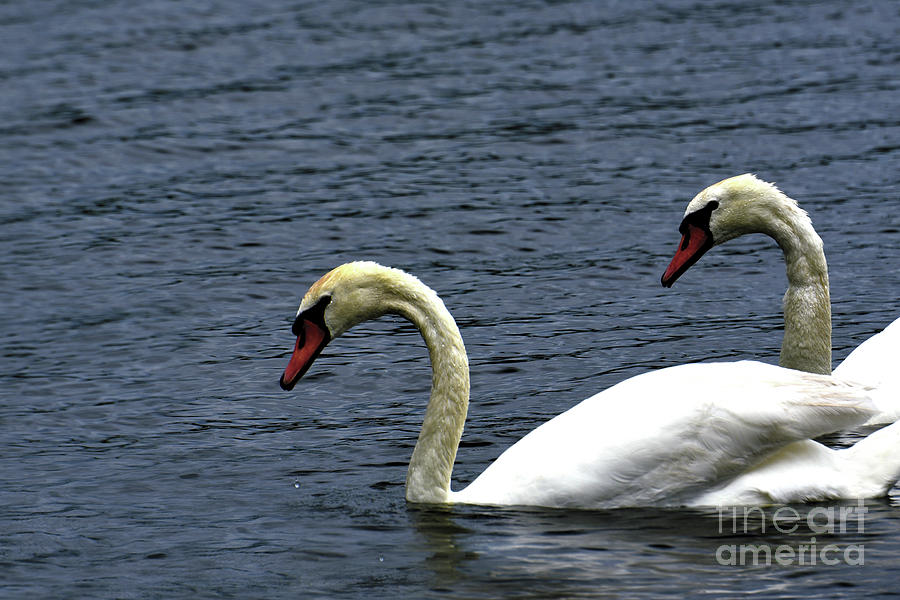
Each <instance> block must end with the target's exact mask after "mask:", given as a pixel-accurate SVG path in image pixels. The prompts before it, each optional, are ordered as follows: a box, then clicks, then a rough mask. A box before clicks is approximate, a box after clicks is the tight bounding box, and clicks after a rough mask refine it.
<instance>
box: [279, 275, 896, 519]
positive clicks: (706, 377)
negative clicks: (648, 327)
mask: <svg viewBox="0 0 900 600" xmlns="http://www.w3.org/2000/svg"><path fill="white" fill-rule="evenodd" d="M384 314H396V315H400V316H402V317H404V318H406V319H408V320H409V321H411V322H412V323H413V324H414V325H415V326H416V327H417V328H418V330H419V332H420V333H421V335H422V337H423V338H424V340H425V344H426V345H427V347H428V351H429V355H430V358H431V365H432V382H431V400H430V401H429V403H428V407H427V408H426V411H425V417H424V421H423V424H422V429H421V432H420V434H419V439H418V441H417V443H416V446H415V449H414V450H413V453H412V458H411V459H410V463H409V469H408V472H407V477H406V498H407V500H409V501H411V502H423V503H466V504H482V505H531V506H548V507H581V508H594V507H613V506H641V505H643V506H649V505H656V506H661V505H665V506H671V505H698V504H707V503H709V501H708V500H704V498H705V497H707V496H708V495H709V494H712V493H718V496H716V497H715V500H716V501H722V500H723V499H725V500H727V498H726V496H728V497H732V498H734V499H736V500H738V501H739V500H740V499H741V498H743V497H745V496H746V495H747V493H748V490H747V489H746V487H745V486H741V485H740V483H739V481H740V479H741V477H742V476H743V477H746V476H749V475H752V474H753V473H755V470H754V466H755V465H757V464H760V463H761V462H762V461H765V460H769V461H770V462H771V461H774V462H776V463H777V462H779V459H778V458H777V453H779V452H782V453H783V452H784V450H785V448H787V447H789V446H791V445H793V444H796V443H800V444H804V445H807V444H815V442H811V441H807V440H808V439H809V438H811V437H814V436H817V435H821V434H824V433H827V432H830V431H834V430H836V429H840V428H842V427H846V426H851V425H853V424H856V423H860V422H862V421H864V420H866V419H867V418H868V416H869V415H870V414H871V403H870V401H869V399H868V396H867V390H866V389H865V388H864V387H862V386H859V385H857V384H852V383H846V382H843V381H840V380H837V379H835V378H832V377H825V376H821V375H815V374H810V373H803V372H800V371H793V370H789V369H783V368H781V367H776V366H773V365H766V364H763V363H758V362H738V363H711V364H691V365H681V366H677V367H670V368H667V369H662V370H658V371H652V372H649V373H645V374H642V375H638V376H636V377H632V378H630V379H628V380H626V381H623V382H621V383H619V384H618V385H615V386H613V387H612V388H610V389H608V390H606V391H604V392H601V393H599V394H597V395H595V396H592V397H591V398H588V399H587V400H585V401H583V402H581V403H580V404H578V405H577V406H575V407H574V408H571V409H570V410H568V411H566V412H564V413H562V414H560V415H559V416H557V417H555V418H553V419H551V420H550V421H548V422H546V423H544V424H543V425H541V426H539V427H538V428H536V429H535V430H534V431H532V432H531V433H529V434H528V435H526V436H525V437H524V438H522V439H521V440H520V441H519V442H517V443H516V444H514V445H513V446H512V447H510V448H508V449H507V450H506V451H505V452H503V453H502V454H501V455H500V456H499V457H498V458H497V460H496V461H495V462H494V463H493V464H491V465H490V466H489V467H488V468H487V469H486V470H485V471H484V472H483V473H482V474H481V475H480V476H479V477H477V478H476V479H475V480H474V481H473V482H472V483H471V484H469V485H468V486H467V487H466V488H464V489H463V490H460V491H458V492H454V491H451V489H450V479H451V474H452V471H453V464H454V461H455V459H456V452H457V448H458V446H459V441H460V438H461V436H462V431H463V425H464V423H465V420H466V412H467V410H468V404H469V368H468V359H467V357H466V351H465V347H464V346H463V341H462V337H461V336H460V333H459V330H458V329H457V326H456V323H455V321H454V320H453V317H451V316H450V313H449V312H448V311H447V309H446V307H445V306H444V303H443V302H442V301H441V299H440V298H439V297H438V296H437V294H436V293H435V292H434V291H433V290H431V288H429V287H427V286H426V285H425V284H423V283H422V282H421V281H419V279H417V278H416V277H414V276H412V275H409V274H407V273H405V272H403V271H400V270H398V269H393V268H389V267H384V266H381V265H378V264H376V263H372V262H354V263H347V264H344V265H341V266H339V267H337V268H335V269H334V270H332V271H330V272H329V273H327V274H326V275H325V276H323V277H322V278H321V279H319V280H318V281H317V282H316V283H315V284H313V285H312V287H310V289H309V291H308V292H307V293H306V295H305V296H304V297H303V300H302V302H301V304H300V308H299V310H298V312H297V316H296V318H295V320H294V324H293V328H292V331H293V333H294V334H295V335H296V336H297V341H296V344H295V346H294V351H293V353H292V355H291V358H290V359H289V361H288V365H287V367H286V369H285V371H284V373H283V375H282V377H281V386H282V387H283V388H284V389H286V390H290V389H292V388H293V387H294V386H295V385H296V383H297V381H298V380H299V379H300V378H301V377H302V376H303V375H304V373H306V371H307V369H308V368H309V367H310V365H311V364H312V362H313V361H314V360H315V359H316V357H317V356H319V354H320V352H321V351H322V349H323V348H324V347H325V346H326V345H327V344H328V343H329V342H330V341H331V340H333V339H334V338H336V337H338V336H340V335H341V334H343V333H344V332H346V331H347V330H348V329H350V328H351V327H353V326H354V325H356V324H358V323H360V322H362V321H366V320H370V319H374V318H377V317H379V316H381V315H384ZM898 427H900V425H898ZM898 432H900V430H898V431H895V432H894V434H895V437H897V436H900V433H898ZM888 441H890V440H888ZM894 441H896V440H894ZM876 442H877V440H876ZM883 445H884V444H882V443H877V444H874V445H873V446H875V448H872V449H871V450H869V451H867V453H868V454H874V453H875V452H879V451H881V450H882V446H883ZM851 450H853V449H852V448H851V449H849V450H840V451H835V450H829V449H827V448H824V447H823V449H822V452H824V453H825V454H826V455H827V456H828V457H829V459H831V460H832V463H833V464H832V466H831V468H830V470H828V472H827V479H828V484H829V486H830V487H828V488H823V490H822V493H823V494H830V496H829V497H857V496H876V495H880V494H884V493H886V492H887V490H888V488H889V487H890V485H889V484H886V483H885V480H887V479H890V478H891V477H894V479H896V476H898V475H900V459H898V460H895V461H893V462H891V463H889V464H890V467H888V466H886V465H881V466H880V468H879V469H872V470H871V472H860V470H859V468H858V464H857V463H856V462H854V461H846V460H843V459H842V456H843V455H842V454H841V453H847V452H849V451H851ZM819 462H821V461H820V460H819V459H817V464H818V463H819ZM795 463H796V460H794V461H790V465H795ZM779 475H780V472H779V473H776V474H775V476H771V477H769V478H768V479H769V480H771V483H772V484H773V485H774V484H778V485H783V483H782V481H781V479H780V478H779V477H778V476H779ZM762 478H763V479H764V480H765V479H766V477H765V476H763V477H762ZM892 481H893V480H892ZM763 483H765V481H764V482H763ZM753 485H754V486H755V487H754V488H753V490H755V489H757V488H758V487H759V485H758V482H754V484H753ZM729 486H730V489H731V491H728V492H726V491H725V490H728V489H729ZM779 489H780V488H779ZM751 491H752V490H751ZM796 491H797V495H796V499H797V500H803V499H806V498H808V497H809V492H810V490H808V489H807V486H805V485H804V486H803V487H801V488H798V489H797V490H796ZM780 493H781V496H779V498H781V497H782V496H787V497H791V495H790V490H780Z"/></svg>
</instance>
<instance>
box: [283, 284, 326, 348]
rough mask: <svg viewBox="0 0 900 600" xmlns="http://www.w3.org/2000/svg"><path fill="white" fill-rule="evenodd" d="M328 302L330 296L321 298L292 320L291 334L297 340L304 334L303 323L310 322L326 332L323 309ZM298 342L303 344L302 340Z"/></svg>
mask: <svg viewBox="0 0 900 600" xmlns="http://www.w3.org/2000/svg"><path fill="white" fill-rule="evenodd" d="M329 302H331V296H327V295H326V296H322V297H321V298H319V299H318V301H316V303H315V304H313V305H312V306H311V307H309V308H307V309H306V310H304V311H303V312H301V313H300V314H299V315H297V318H296V319H294V324H293V325H292V326H291V332H293V334H294V335H296V336H297V337H298V338H303V337H304V336H305V332H306V329H305V328H304V327H303V322H304V321H312V322H313V323H315V324H316V325H318V326H319V327H321V328H322V330H323V331H328V327H326V325H325V307H326V306H328V303H329ZM300 341H301V343H302V342H303V340H302V339H301V340H300Z"/></svg>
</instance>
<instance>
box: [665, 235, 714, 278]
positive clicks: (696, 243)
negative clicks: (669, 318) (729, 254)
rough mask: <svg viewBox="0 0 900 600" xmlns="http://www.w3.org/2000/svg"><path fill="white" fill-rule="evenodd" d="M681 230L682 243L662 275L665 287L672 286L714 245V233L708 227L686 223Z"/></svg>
mask: <svg viewBox="0 0 900 600" xmlns="http://www.w3.org/2000/svg"><path fill="white" fill-rule="evenodd" d="M681 232H682V235H681V244H679V246H678V250H677V251H676V252H675V256H674V257H673V258H672V262H670V263H669V268H667V269H666V272H665V273H663V276H662V280H661V281H662V284H663V287H672V284H673V283H675V280H676V279H678V278H679V277H681V275H682V273H684V272H685V271H687V270H688V269H690V268H691V267H692V266H693V265H694V263H695V262H697V261H698V260H700V257H701V256H703V254H704V253H705V252H706V251H707V250H709V249H710V248H712V247H713V239H712V235H711V234H710V233H709V231H708V230H707V229H704V228H702V227H699V226H698V225H694V224H693V223H684V225H683V226H682V228H681Z"/></svg>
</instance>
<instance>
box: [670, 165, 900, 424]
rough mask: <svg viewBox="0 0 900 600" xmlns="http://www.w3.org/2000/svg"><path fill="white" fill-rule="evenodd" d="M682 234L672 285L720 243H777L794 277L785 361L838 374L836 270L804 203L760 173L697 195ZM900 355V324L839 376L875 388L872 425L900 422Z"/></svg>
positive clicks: (787, 299)
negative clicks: (834, 362)
mask: <svg viewBox="0 0 900 600" xmlns="http://www.w3.org/2000/svg"><path fill="white" fill-rule="evenodd" d="M680 231H681V233H682V239H681V244H680V245H679V247H678V250H677V251H676V253H675V256H674V258H673V259H672V262H671V263H670V264H669V267H668V268H667V269H666V272H665V273H664V274H663V276H662V284H663V285H664V286H666V287H671V286H672V285H673V284H674V283H675V281H676V280H677V279H678V277H680V276H681V275H682V274H683V273H684V272H685V271H687V270H688V269H689V268H690V267H691V266H692V265H693V264H694V263H696V262H697V260H699V259H700V257H701V256H703V254H704V253H705V252H706V251H707V250H709V249H710V248H712V247H713V246H716V245H719V244H722V243H725V242H727V241H729V240H732V239H734V238H736V237H739V236H742V235H746V234H750V233H763V234H766V235H768V236H769V237H771V238H773V239H774V240H775V241H776V242H777V243H778V245H779V247H780V248H781V250H782V252H783V253H784V259H785V266H786V271H787V279H788V289H787V291H786V292H785V295H784V339H783V341H782V346H781V357H780V360H779V364H780V365H781V366H782V367H786V368H789V369H797V370H801V371H807V372H810V373H822V374H826V375H827V374H830V373H831V372H832V371H831V300H830V296H829V283H828V266H827V264H826V261H825V252H824V249H823V244H822V239H821V238H820V237H819V235H818V234H817V233H816V231H815V229H814V228H813V226H812V222H811V220H810V218H809V215H808V214H807V213H806V212H805V211H804V210H803V209H801V208H800V207H799V206H798V205H797V202H796V201H794V200H793V199H792V198H790V197H788V196H787V195H785V194H784V193H783V192H782V191H781V190H779V189H778V188H777V187H775V186H774V185H773V184H771V183H767V182H765V181H762V180H760V179H758V178H757V177H755V176H754V175H751V174H744V175H738V176H736V177H731V178H729V179H725V180H723V181H720V182H719V183H716V184H714V185H711V186H709V187H708V188H706V189H704V190H703V191H702V192H700V193H699V194H697V195H696V196H695V197H694V199H693V200H691V202H690V203H689V204H688V206H687V209H686V210H685V216H684V219H683V220H682V222H681V227H680ZM898 354H900V319H897V320H896V321H894V323H893V324H892V325H891V326H889V327H888V328H887V329H885V330H884V331H883V332H881V333H879V334H877V335H875V336H873V337H872V338H871V339H869V340H867V341H866V342H865V343H864V344H862V345H861V346H860V347H859V348H857V349H856V350H854V351H853V352H852V353H851V354H850V355H849V356H848V357H847V359H846V360H845V361H844V362H843V363H841V365H839V366H838V367H837V369H835V371H834V375H835V376H837V377H840V378H842V379H852V380H854V381H859V382H863V383H865V384H867V385H870V386H872V387H874V388H875V390H874V391H873V401H874V402H875V405H876V413H875V414H874V415H873V416H872V417H871V418H870V419H869V420H868V422H867V423H866V424H867V425H876V424H885V423H893V422H895V421H896V420H897V419H898V418H900V369H898V368H897V358H896V357H897V356H898Z"/></svg>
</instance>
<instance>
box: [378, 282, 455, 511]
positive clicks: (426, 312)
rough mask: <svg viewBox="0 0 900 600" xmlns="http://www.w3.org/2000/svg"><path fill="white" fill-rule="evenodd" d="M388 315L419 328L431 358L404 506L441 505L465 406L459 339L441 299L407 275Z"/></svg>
mask: <svg viewBox="0 0 900 600" xmlns="http://www.w3.org/2000/svg"><path fill="white" fill-rule="evenodd" d="M408 277H409V278H408V279H404V281H403V282H402V288H401V289H400V290H399V292H400V293H396V294H393V298H392V299H391V301H390V304H391V305H392V306H391V310H390V311H389V312H392V313H396V314H399V315H401V316H404V317H406V318H407V319H409V320H410V321H412V323H413V324H414V325H415V326H416V327H417V328H418V329H419V332H420V333H421V334H422V338H423V339H424V340H425V344H426V345H427V346H428V354H429V355H430V357H431V372H432V374H431V400H430V401H429V402H428V408H427V409H426V411H425V419H424V421H423V423H422V430H421V432H420V433H419V440H418V441H417V442H416V447H415V449H414V450H413V454H412V458H411V459H410V461H409V470H408V471H407V474H406V499H407V500H409V501H410V502H427V503H441V502H447V501H448V498H449V494H450V476H451V474H452V473H453V463H454V461H455V460H456V451H457V449H458V448H459V440H460V438H461V437H462V432H463V426H464V425H465V421H466V412H467V410H468V405H469V363H468V359H467V357H466V349H465V346H464V345H463V341H462V336H461V335H460V333H459V329H458V328H457V326H456V322H455V321H454V320H453V317H452V316H451V315H450V313H449V312H448V311H447V308H446V307H445V306H444V303H443V302H442V301H441V299H440V298H439V297H438V296H437V294H435V293H434V291H433V290H431V289H430V288H429V287H427V286H426V285H424V284H423V283H421V282H420V281H419V280H418V279H416V278H414V277H412V276H408Z"/></svg>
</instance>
